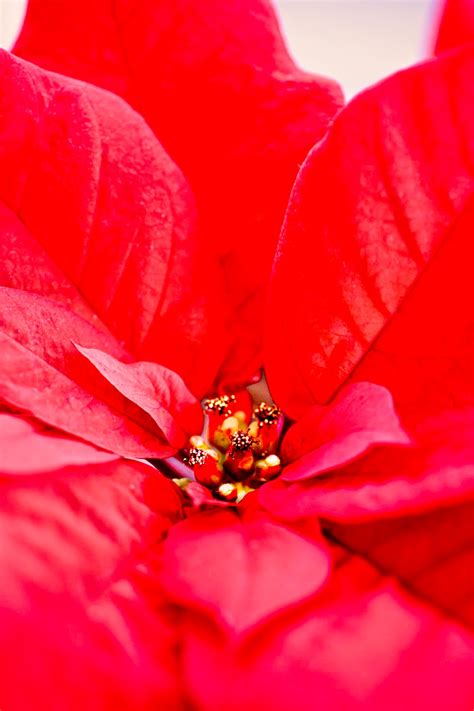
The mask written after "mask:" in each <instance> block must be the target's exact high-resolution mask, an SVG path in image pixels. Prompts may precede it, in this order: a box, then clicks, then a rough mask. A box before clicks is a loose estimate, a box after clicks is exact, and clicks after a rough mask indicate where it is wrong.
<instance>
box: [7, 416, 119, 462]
mask: <svg viewBox="0 0 474 711" xmlns="http://www.w3.org/2000/svg"><path fill="white" fill-rule="evenodd" d="M0 453H1V454H0V472H1V473H2V474H38V473H41V472H48V471H53V470H54V469H62V468H63V467H67V466H71V465H83V464H101V463H102V462H111V461H113V460H114V459H117V455H116V454H111V453H110V452H104V451H102V450H100V449H96V448H95V447H92V446H91V445H89V444H86V442H81V441H80V440H77V439H72V438H70V437H65V436H63V435H61V434H60V433H59V432H56V431H55V430H52V429H50V428H49V427H46V426H45V425H43V424H41V423H40V422H37V421H35V420H32V419H31V418H28V419H26V418H23V417H19V416H17V415H9V414H8V413H0Z"/></svg>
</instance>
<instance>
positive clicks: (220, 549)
mask: <svg viewBox="0 0 474 711" xmlns="http://www.w3.org/2000/svg"><path fill="white" fill-rule="evenodd" d="M328 573H329V559H328V555H327V552H326V549H325V546H324V543H323V542H322V539H321V540H318V541H317V542H315V541H314V540H311V539H309V538H306V537H304V536H302V535H300V534H298V533H296V532H294V531H291V530H290V529H288V528H286V527H284V526H281V525H280V524H278V523H276V522H273V521H271V520H270V519H268V518H267V517H265V516H264V515H263V516H262V515H260V516H258V517H256V518H251V517H247V518H246V517H244V518H243V519H240V518H239V517H238V516H237V515H236V514H234V513H232V512H230V511H229V510H227V511H223V510H220V511H211V512H206V513H200V514H196V515H195V516H192V517H191V518H189V519H188V520H187V521H185V522H183V523H181V524H179V525H177V526H175V527H174V528H173V530H172V531H170V534H169V536H168V538H167V541H166V545H165V555H164V571H163V576H164V577H163V580H164V585H165V588H166V590H167V593H168V595H169V596H170V597H171V598H172V599H173V600H175V601H177V602H179V603H181V604H182V605H185V606H186V607H189V608H191V609H197V610H200V611H202V612H206V613H208V614H209V615H210V616H211V617H212V618H213V619H214V620H216V621H217V622H218V623H220V624H221V625H222V626H223V628H224V629H225V630H226V632H227V633H228V634H229V635H230V636H231V637H234V636H236V635H240V634H243V633H245V632H248V631H249V630H250V629H253V628H254V627H255V626H256V625H259V624H261V623H262V622H264V621H267V620H268V619H269V618H272V617H273V616H275V614H277V613H279V612H281V611H282V610H286V609H288V608H291V607H293V606H295V605H296V604H298V603H301V602H302V601H303V600H306V599H307V598H309V597H311V596H312V595H314V593H315V592H316V591H317V590H319V588H320V587H321V585H322V584H323V583H324V582H325V580H326V578H327V576H328Z"/></svg>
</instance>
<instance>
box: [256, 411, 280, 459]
mask: <svg viewBox="0 0 474 711" xmlns="http://www.w3.org/2000/svg"><path fill="white" fill-rule="evenodd" d="M253 414H254V417H255V419H254V421H253V422H251V424H250V426H249V430H248V431H249V434H250V435H252V437H254V438H255V440H256V442H257V444H256V447H255V451H256V452H257V453H258V454H260V455H261V456H263V457H266V456H267V455H268V454H274V453H275V452H276V450H277V448H278V443H279V441H280V436H281V431H282V429H283V423H284V417H283V414H282V411H281V410H280V408H279V407H277V406H276V405H268V404H267V403H265V402H261V403H260V405H259V406H258V407H256V408H255V410H254V413H253Z"/></svg>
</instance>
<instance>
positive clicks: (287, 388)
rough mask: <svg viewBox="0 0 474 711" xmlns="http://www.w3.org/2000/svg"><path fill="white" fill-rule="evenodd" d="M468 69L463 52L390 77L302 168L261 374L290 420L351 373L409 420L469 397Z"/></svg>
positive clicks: (473, 140) (343, 117) (473, 145)
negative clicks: (378, 387)
mask: <svg viewBox="0 0 474 711" xmlns="http://www.w3.org/2000/svg"><path fill="white" fill-rule="evenodd" d="M473 71H474V53H473V52H472V51H471V50H466V51H464V52H459V53H456V54H452V55H450V56H446V57H445V58H443V59H442V61H439V62H435V61H434V62H431V63H427V64H424V65H421V66H419V67H415V68H413V69H410V70H408V71H405V72H401V73H400V74H397V75H395V76H394V77H392V78H390V79H388V80H387V81H385V82H383V83H382V84H380V85H378V86H377V87H375V88H374V89H372V90H369V91H367V92H365V93H364V94H362V95H361V96H359V97H358V98H356V99H355V100H354V101H353V102H352V103H351V104H350V105H349V106H348V107H347V109H345V110H344V111H342V112H341V114H340V115H339V116H338V118H337V119H336V121H335V123H334V125H333V128H332V130H331V131H330V133H329V134H328V136H327V138H326V139H325V140H324V141H323V142H322V143H321V144H320V145H319V146H317V147H316V148H315V149H314V150H313V151H312V152H311V153H310V155H309V157H308V158H307V160H306V162H305V163H304V165H303V167H302V169H301V172H300V174H299V177H298V179H297V181H296V184H295V187H294V189H293V194H292V198H291V200H290V205H289V208H288V213H287V217H286V221H285V225H284V228H283V232H282V237H281V241H280V245H279V248H278V252H277V259H276V262H275V266H274V272H273V282H272V286H271V298H270V304H269V309H268V321H267V356H266V363H267V370H268V380H269V383H270V387H271V390H272V394H273V396H274V397H275V399H276V400H277V402H278V403H279V405H280V406H281V407H283V408H284V409H285V410H286V412H287V413H289V414H290V416H291V417H293V418H297V417H300V416H301V415H303V414H304V413H305V412H306V411H307V410H308V408H310V407H311V406H312V405H314V404H321V403H323V402H325V401H327V400H329V399H330V398H331V397H332V396H333V395H334V394H335V393H336V391H337V390H338V388H339V387H340V386H341V385H342V384H344V383H345V382H347V381H348V380H351V381H354V380H366V381H372V382H376V383H380V384H382V385H385V386H386V387H387V388H388V389H389V390H390V391H391V393H392V395H393V397H394V400H395V404H396V406H397V408H398V409H399V410H400V411H401V413H402V414H403V415H404V417H405V418H406V421H410V422H412V421H415V422H416V421H417V419H418V418H419V417H421V416H422V415H423V414H427V413H428V414H432V413H435V412H437V411H439V410H440V409H443V408H444V407H451V406H453V404H456V405H463V404H469V403H473V402H474V367H473V364H474V357H473V356H474V353H473V344H472V338H471V332H472V328H473V323H474V321H473V316H472V313H471V310H470V309H469V308H467V305H468V304H469V303H470V301H471V278H472V277H471V264H472V258H473V256H474V246H473V243H472V239H471V238H470V235H471V230H472V221H473V215H472V210H471V198H472V195H473V190H474V171H473V163H472V159H474V134H473V132H472V130H471V127H472V121H473V118H474V116H473V106H474V85H473V83H472V81H471V77H472V73H473ZM341 236H343V238H341ZM288 285H291V288H289V286H288Z"/></svg>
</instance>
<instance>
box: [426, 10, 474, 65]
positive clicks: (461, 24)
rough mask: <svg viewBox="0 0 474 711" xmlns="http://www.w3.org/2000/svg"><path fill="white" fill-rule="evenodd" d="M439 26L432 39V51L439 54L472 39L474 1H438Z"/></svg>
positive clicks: (473, 33) (473, 34)
mask: <svg viewBox="0 0 474 711" xmlns="http://www.w3.org/2000/svg"><path fill="white" fill-rule="evenodd" d="M439 5H440V14H439V26H438V27H437V28H436V30H437V34H436V37H435V40H434V53H435V54H441V52H446V51H449V50H451V49H454V48H455V47H460V46H461V45H463V44H466V43H467V42H472V41H473V39H474V2H473V1H472V0H443V2H440V3H439Z"/></svg>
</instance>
